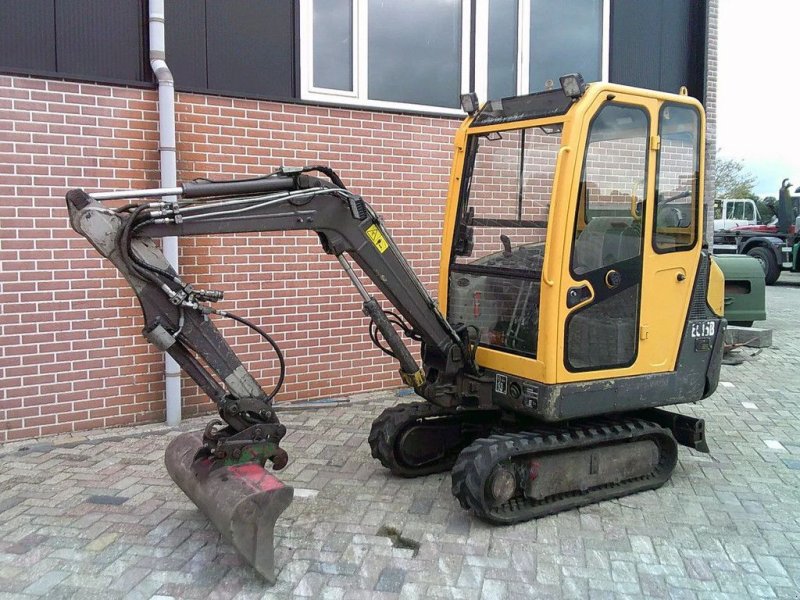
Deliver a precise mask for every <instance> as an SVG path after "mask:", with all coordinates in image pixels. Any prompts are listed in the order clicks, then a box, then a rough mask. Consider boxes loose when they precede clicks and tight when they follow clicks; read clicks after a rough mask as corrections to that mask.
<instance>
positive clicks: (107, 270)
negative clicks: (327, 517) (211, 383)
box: [0, 76, 457, 441]
mask: <svg viewBox="0 0 800 600" xmlns="http://www.w3.org/2000/svg"><path fill="white" fill-rule="evenodd" d="M456 126H457V122H456V121H453V120H448V119H438V118H429V117H417V116H405V115H395V114H385V113H377V112H370V111H358V110H348V109H333V108H320V107H311V106H301V105H290V104H280V103H274V102H264V101H254V100H239V99H230V98H219V97H208V96H202V95H196V94H178V98H177V136H178V170H179V179H181V180H187V179H192V178H195V177H210V178H228V177H236V176H252V175H261V174H265V173H268V172H270V171H271V170H273V169H274V168H276V167H278V166H280V165H287V166H300V165H306V164H320V163H322V164H329V165H331V166H332V167H333V168H335V169H336V170H337V171H339V173H340V175H341V176H342V179H343V180H344V181H345V183H346V184H347V185H348V187H349V188H351V189H353V190H355V191H356V192H358V193H361V194H363V195H364V197H365V198H366V199H367V200H368V201H369V202H371V203H372V204H373V206H375V207H376V209H377V210H378V212H380V213H382V214H383V216H384V218H385V220H386V224H387V227H388V228H389V230H390V231H391V232H392V234H393V236H394V238H395V240H396V241H397V243H398V244H399V246H400V248H401V250H402V251H403V252H404V253H405V254H406V256H407V257H408V259H409V260H410V262H411V265H412V267H413V268H414V269H415V270H416V271H417V273H418V274H419V275H420V277H421V279H422V281H423V283H424V284H425V285H426V286H427V288H428V289H429V290H430V291H432V292H434V291H435V289H436V281H437V277H438V257H439V245H440V239H441V236H440V230H441V219H442V215H443V211H444V200H445V195H446V191H447V182H448V176H449V169H450V160H451V138H452V134H453V132H454V129H455V127H456ZM157 128H158V115H157V112H156V93H155V91H152V90H139V89H131V88H122V87H110V86H100V85H90V84H82V83H71V82H63V81H48V80H41V79H35V78H27V77H9V76H0V339H2V348H1V349H0V381H1V382H2V385H0V441H5V440H11V439H20V438H27V437H33V436H38V435H47V434H53V433H62V432H69V431H76V430H82V429H90V428H94V427H107V426H113V425H122V424H129V423H139V422H146V421H157V420H160V419H163V413H164V406H163V363H162V356H161V354H160V353H158V352H156V351H155V350H154V349H153V348H152V347H151V346H149V345H148V344H147V343H146V342H145V341H144V339H143V338H142V337H141V334H140V330H141V327H142V324H143V323H142V319H141V313H140V311H139V308H138V304H137V303H136V300H135V298H134V296H133V294H132V293H131V291H130V290H129V288H128V286H127V284H126V283H125V282H124V281H123V280H122V279H121V278H119V277H117V275H116V270H115V269H114V268H113V267H111V266H110V264H108V263H106V262H105V261H104V260H102V259H101V258H99V257H98V256H97V254H96V253H95V251H94V249H93V248H91V247H90V246H89V244H88V242H86V241H85V240H84V239H83V238H81V237H80V236H78V235H77V234H76V233H74V232H73V231H72V230H71V229H70V228H69V227H68V224H67V214H66V208H65V205H64V193H65V192H66V191H67V190H68V189H70V188H73V187H85V188H87V189H89V190H108V189H120V188H129V187H157V186H158V180H159V169H158V132H157ZM180 247H181V250H180V254H181V258H180V260H181V264H182V268H181V270H182V273H183V274H185V275H186V278H187V279H189V280H196V281H197V282H198V283H202V287H210V288H213V289H223V290H224V291H225V292H226V300H225V302H224V307H225V308H226V309H230V310H232V311H234V312H237V313H239V314H241V315H242V316H245V317H248V318H250V319H252V320H253V321H255V322H256V323H257V324H259V325H261V326H263V327H265V329H267V330H268V331H269V332H271V333H273V334H274V337H275V338H276V340H277V341H278V343H279V344H280V346H281V347H282V348H283V349H284V352H285V354H286V359H287V379H286V384H285V386H284V388H283V389H284V391H283V392H282V394H281V395H280V396H279V400H284V401H287V400H298V399H309V398H319V397H329V396H339V395H346V394H351V393H355V392H360V391H365V390H372V389H379V388H385V387H393V386H397V385H399V383H400V382H399V378H398V377H397V375H396V366H395V364H394V363H393V361H391V360H390V359H388V358H387V357H385V356H383V355H382V354H381V353H380V352H379V351H377V350H376V349H374V348H373V347H372V345H371V343H370V342H369V339H368V337H367V335H366V328H367V321H366V319H365V318H364V317H363V316H362V314H361V312H360V305H361V303H360V300H359V298H358V296H357V294H356V293H355V292H354V291H353V290H352V287H351V285H350V282H349V280H348V279H347V278H346V277H345V276H344V275H343V274H342V273H341V269H340V267H339V265H338V263H337V262H336V261H335V260H334V259H333V258H332V257H329V256H327V255H325V254H323V253H322V251H321V249H320V248H319V243H318V241H317V238H316V235H314V234H286V235H284V234H259V235H240V236H224V237H219V238H209V237H203V238H194V239H192V238H183V239H181V240H180ZM370 289H372V290H374V288H372V287H371V286H370ZM220 324H221V325H224V330H225V333H226V335H228V336H229V339H230V340H231V343H232V344H233V346H234V348H235V349H236V350H237V351H238V352H240V355H241V357H242V359H243V360H244V361H245V363H246V364H247V365H248V366H249V367H250V368H251V370H252V372H253V374H254V375H255V376H256V377H257V378H258V379H259V380H260V381H261V382H262V385H263V386H264V387H265V389H270V388H271V386H272V383H273V381H274V375H275V361H274V359H273V357H272V355H271V353H270V351H269V350H268V348H266V347H265V346H264V345H263V344H261V343H260V342H259V340H258V338H257V336H255V335H251V334H249V333H248V330H247V329H246V328H243V327H240V326H238V325H235V326H233V327H231V326H228V325H227V324H225V323H220ZM211 408H212V407H211V405H210V403H209V402H208V401H207V400H206V399H205V397H204V396H203V395H202V394H201V393H199V392H198V391H197V389H196V388H195V387H194V385H193V384H192V385H190V383H186V382H184V415H187V416H189V415H194V414H198V413H201V412H206V411H208V410H210V409H211Z"/></svg>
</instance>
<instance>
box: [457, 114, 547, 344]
mask: <svg viewBox="0 0 800 600" xmlns="http://www.w3.org/2000/svg"><path fill="white" fill-rule="evenodd" d="M561 129H562V126H561V124H555V125H547V126H541V127H529V128H524V129H514V130H509V131H503V132H500V133H498V132H493V133H490V134H477V135H472V136H471V140H470V145H469V154H468V157H467V168H466V172H465V181H464V184H463V187H462V192H461V200H460V203H459V211H458V219H457V223H456V232H455V236H454V240H455V241H454V247H453V251H452V253H451V256H452V260H451V265H450V276H449V294H448V308H447V314H448V319H449V320H450V321H451V322H452V323H464V324H466V325H468V326H471V327H472V328H473V332H474V330H475V329H477V330H478V331H479V340H480V345H482V346H486V347H492V348H498V349H504V350H511V351H514V352H516V353H518V354H524V355H528V356H534V357H535V356H536V347H537V339H536V338H537V333H538V329H539V291H540V287H541V275H542V260H543V258H544V242H545V238H546V235H547V219H548V212H549V209H550V194H551V191H552V185H553V177H554V172H555V166H556V158H557V156H558V150H559V148H560V147H561Z"/></svg>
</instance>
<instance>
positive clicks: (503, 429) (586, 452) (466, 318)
mask: <svg viewBox="0 0 800 600" xmlns="http://www.w3.org/2000/svg"><path fill="white" fill-rule="evenodd" d="M462 106H463V107H464V109H465V111H466V112H467V113H468V117H467V118H466V119H465V121H464V122H463V124H462V125H461V126H460V128H459V129H458V131H457V133H456V136H455V149H454V159H453V168H452V173H451V177H450V186H449V193H448V197H447V206H446V211H445V216H444V224H443V234H442V250H441V268H440V279H439V289H438V298H439V303H437V302H436V301H434V300H433V299H432V298H431V296H430V295H429V293H428V292H427V291H426V290H425V288H424V287H423V285H422V284H421V283H420V281H419V279H418V278H417V277H416V275H415V274H414V272H413V271H412V269H411V268H410V266H409V265H408V263H407V262H406V260H405V259H404V257H403V255H402V254H401V252H400V250H399V249H398V247H397V245H396V244H395V242H394V241H393V239H392V236H391V235H390V234H389V232H388V231H387V229H386V227H385V225H384V222H383V220H382V219H381V217H380V216H379V215H378V214H376V212H375V211H374V210H373V208H372V207H371V206H370V205H369V204H368V203H367V202H366V201H365V200H364V199H363V198H362V197H360V196H359V195H358V194H356V193H354V192H353V191H350V190H348V189H347V188H346V187H345V184H344V183H343V182H342V180H341V179H340V178H339V176H338V175H337V174H336V173H335V172H334V171H333V170H332V169H330V168H328V167H325V166H311V167H307V168H281V169H280V170H278V171H276V172H275V173H272V174H270V175H267V176H264V177H258V178H251V179H242V180H233V181H221V182H220V181H209V180H196V181H193V182H187V183H184V184H183V185H181V186H179V187H176V188H167V189H149V190H129V191H122V192H104V193H91V194H90V193H87V192H85V191H83V190H80V189H74V190H70V191H69V192H68V193H67V195H66V199H67V206H68V209H69V215H70V220H71V224H72V227H73V228H74V229H75V231H77V232H78V233H79V234H81V235H82V236H84V237H85V238H86V239H87V240H88V241H89V242H90V243H91V244H92V245H93V246H94V247H95V248H96V249H97V251H98V252H99V253H100V254H101V255H102V256H104V257H106V258H107V259H108V260H110V261H111V262H112V263H113V264H114V265H115V266H116V267H117V269H118V270H119V272H120V273H121V274H122V275H123V276H124V277H125V279H126V280H127V281H128V283H129V284H130V285H131V287H132V288H133V290H134V291H135V293H136V296H137V297H138V300H139V302H140V304H141V308H142V311H143V314H144V329H143V335H144V337H145V338H146V339H147V340H148V341H150V342H151V343H152V344H153V345H155V346H156V347H157V348H159V349H160V350H163V351H165V352H167V353H169V354H170V355H171V356H172V357H173V358H174V359H175V360H176V361H177V362H178V364H179V365H180V366H181V367H182V369H183V370H184V371H185V372H186V374H187V375H188V376H189V377H191V378H192V379H193V380H194V381H195V382H197V384H198V385H199V386H200V388H201V389H202V390H203V391H204V392H205V393H206V394H207V395H208V396H209V397H210V398H211V399H212V400H213V401H214V403H215V404H216V405H217V407H218V410H219V419H217V420H214V421H212V422H210V423H209V424H208V426H207V427H206V429H205V431H203V432H196V433H184V434H182V435H180V436H178V437H176V438H175V439H174V440H173V441H172V442H171V444H170V445H169V447H168V450H167V454H166V465H167V469H168V471H169V473H170V475H171V476H172V478H173V479H174V480H175V482H176V483H177V484H178V485H179V486H180V487H181V488H182V489H183V490H184V492H186V494H187V495H188V496H189V498H190V499H191V500H192V501H193V502H194V503H195V504H196V505H197V506H198V507H199V508H200V509H201V510H202V511H203V512H204V513H205V514H206V515H207V516H208V517H209V518H210V519H211V520H212V521H213V523H214V524H215V525H216V526H217V528H218V529H219V530H220V531H221V532H222V534H223V535H224V536H225V538H226V539H228V540H229V541H230V542H231V543H232V544H233V545H234V546H235V547H236V548H237V550H239V552H240V553H241V554H242V555H243V556H244V557H245V559H246V560H248V561H249V562H250V563H251V564H252V565H253V566H254V567H255V568H256V569H257V570H258V572H259V573H261V575H263V576H264V577H265V578H266V579H267V580H269V581H273V582H274V557H273V527H274V524H275V521H276V519H277V518H278V516H279V515H280V514H281V512H282V511H283V510H284V509H285V508H286V507H287V506H288V505H289V503H290V502H291V500H292V493H293V492H292V488H291V487H289V486H286V485H284V484H283V483H282V482H280V480H278V479H277V478H276V477H275V476H274V475H272V473H271V472H270V471H269V470H267V468H266V466H268V465H271V466H272V468H273V469H275V470H278V469H281V468H282V467H283V466H285V465H286V464H287V461H288V456H287V453H286V451H285V450H284V449H283V448H282V447H281V440H282V438H283V437H284V435H285V433H286V429H285V427H284V426H283V425H281V423H280V421H279V419H278V415H277V413H278V412H279V410H280V409H279V408H277V407H276V406H274V405H273V399H274V398H275V395H276V393H277V392H278V389H279V388H280V385H281V382H282V380H283V357H282V354H281V352H280V349H279V348H278V346H277V344H276V343H275V342H274V340H273V339H272V338H271V337H270V336H269V334H268V333H267V332H265V331H264V330H263V329H262V328H260V327H258V326H257V325H255V324H253V323H252V322H250V321H249V320H247V319H245V318H243V317H240V316H238V315H234V314H232V313H230V312H228V311H225V310H222V309H219V308H215V307H214V305H215V304H216V303H218V302H220V301H222V299H223V294H222V292H220V291H215V290H206V289H201V288H199V287H196V286H195V285H194V284H193V283H190V282H187V281H185V280H184V279H183V277H182V276H181V275H180V274H179V273H177V272H176V271H175V270H173V269H172V267H171V266H170V264H169V263H168V262H167V260H166V259H165V258H164V255H163V254H162V253H161V251H160V249H159V247H158V246H157V244H156V243H155V241H154V240H155V239H157V238H161V237H165V236H197V235H219V234H231V233H243V232H261V231H290V230H292V231H295V230H308V231H314V232H316V233H317V234H318V236H319V241H320V244H321V246H322V250H323V251H324V252H326V253H328V254H331V255H333V256H335V257H336V259H337V260H338V261H339V263H340V264H341V267H342V269H344V272H345V273H346V274H347V275H348V277H349V278H350V279H351V280H352V283H353V285H354V286H355V288H356V290H357V291H358V294H359V295H360V296H361V298H362V299H363V311H364V314H365V315H366V316H367V317H368V318H369V335H370V338H371V339H372V341H373V342H374V343H375V344H376V345H377V346H378V347H379V348H380V349H381V350H383V351H384V352H385V353H386V354H388V355H389V356H391V357H392V358H394V359H396V360H397V362H398V363H399V367H400V377H401V379H402V381H403V382H404V383H405V384H406V385H407V386H409V387H411V388H413V390H414V391H415V392H416V394H417V395H418V396H419V398H420V401H417V402H412V403H407V404H401V405H399V406H394V407H391V408H388V409H386V410H385V411H383V413H382V414H381V415H380V416H378V418H377V419H375V421H374V423H373V424H372V429H371V431H370V433H369V438H368V439H369V446H370V448H371V452H372V456H373V457H374V458H376V459H377V460H379V461H380V463H381V464H382V465H383V466H384V467H386V468H387V469H389V471H391V473H393V474H394V475H397V476H400V477H419V476H423V475H428V474H431V473H438V472H443V471H451V473H452V492H453V495H454V496H455V498H456V499H457V500H458V502H459V503H460V505H461V506H462V507H463V508H465V509H468V510H469V511H471V512H472V513H473V514H474V515H475V516H476V517H477V518H480V519H483V520H485V521H488V522H490V523H493V524H513V523H518V522H522V521H526V520H529V519H535V518H537V517H541V516H543V515H549V514H552V513H556V512H559V511H562V510H568V509H572V508H576V507H580V506H584V505H586V504H590V503H593V502H599V501H602V500H607V499H609V498H616V497H620V496H624V495H627V494H632V493H635V492H639V491H642V490H649V489H654V488H657V487H659V486H660V485H662V484H663V483H664V482H665V481H667V480H668V479H669V477H670V475H671V473H672V471H673V469H674V467H675V465H676V461H677V446H678V444H681V445H684V446H688V447H691V448H694V449H696V450H698V451H701V452H707V451H708V447H707V445H706V441H705V430H704V423H703V421H702V420H700V419H696V418H692V417H689V416H685V415H681V414H678V413H673V412H668V411H666V410H664V409H663V408H659V407H663V406H667V405H674V404H679V403H686V402H696V401H699V400H701V399H703V398H706V397H707V396H709V395H710V394H711V393H713V392H714V390H715V389H716V387H717V382H718V379H719V372H720V365H721V360H722V346H723V330H724V328H725V326H726V321H725V319H724V317H723V303H724V298H723V290H724V282H723V276H722V273H721V271H720V269H719V268H718V267H717V265H716V264H715V263H714V261H713V259H712V257H711V256H710V255H709V253H708V252H707V250H706V248H705V245H704V244H703V199H702V195H701V191H702V189H703V168H704V145H705V140H704V131H705V116H704V112H703V108H702V106H701V105H700V103H699V102H697V101H696V100H695V99H693V98H690V97H689V96H688V95H686V93H685V91H684V92H683V93H681V94H668V93H661V92H654V91H649V90H642V89H636V88H631V87H625V86H620V85H615V84H607V83H593V84H590V85H586V84H585V83H584V82H583V80H582V78H581V77H580V75H578V74H571V75H567V76H564V77H562V78H561V88H560V89H553V90H549V91H545V92H541V93H536V94H531V95H527V96H519V97H512V98H504V99H502V100H495V101H490V102H488V103H486V104H485V105H483V106H482V107H480V108H479V107H478V106H477V99H476V98H475V97H474V95H466V96H465V97H463V98H462ZM167 197H174V198H176V200H165V198H167ZM146 198H149V199H150V200H148V201H145V200H144V199H146ZM114 199H126V200H127V201H128V204H126V205H125V206H122V207H117V208H113V207H111V205H109V204H107V201H109V200H114ZM104 203H106V204H104ZM348 257H349V258H348ZM351 260H352V261H354V262H355V263H356V264H357V265H358V266H359V267H360V268H361V270H362V271H363V274H364V275H365V276H366V277H368V278H369V279H370V280H371V281H372V282H373V283H374V284H375V286H377V288H378V289H379V290H380V292H381V293H382V294H383V296H384V297H385V300H382V301H381V300H379V299H377V298H375V297H373V296H371V295H370V294H369V293H368V291H367V290H366V289H365V287H364V285H363V284H362V282H361V281H360V280H359V277H358V275H357V274H356V272H355V271H354V269H353V268H352V265H351V262H350V261H351ZM386 301H388V303H389V304H390V305H391V307H392V308H391V309H389V308H384V307H383V306H382V302H383V304H385V303H386ZM212 316H219V317H227V318H231V319H234V320H236V321H238V322H240V323H242V324H244V325H246V326H248V327H250V328H251V329H252V330H254V331H256V332H257V333H258V334H260V335H261V336H262V337H263V338H264V340H265V341H266V342H267V343H269V344H270V345H272V347H273V348H274V349H275V351H276V352H277V355H278V357H279V359H280V365H281V372H280V376H279V377H278V383H277V385H276V386H275V387H274V389H272V390H271V391H269V392H267V391H265V390H264V389H263V388H262V387H261V386H260V385H259V383H258V382H257V381H256V380H255V379H254V378H253V377H252V376H251V374H250V373H249V372H248V371H247V369H246V368H245V366H244V365H243V364H242V363H241V362H240V360H239V359H238V358H237V356H236V354H235V353H234V351H233V350H232V348H231V347H230V346H229V345H228V343H227V342H226V341H225V339H224V338H223V337H222V335H221V334H220V332H219V330H218V329H217V328H216V326H215V325H214V323H213V319H212V318H211V317H212ZM404 336H405V337H408V338H409V339H410V340H412V341H414V342H419V343H420V345H421V350H420V354H419V356H421V364H420V363H419V362H418V360H417V358H416V357H415V355H414V353H412V352H411V351H410V350H409V348H408V346H407V345H406V343H405V342H404V340H403V337H404Z"/></svg>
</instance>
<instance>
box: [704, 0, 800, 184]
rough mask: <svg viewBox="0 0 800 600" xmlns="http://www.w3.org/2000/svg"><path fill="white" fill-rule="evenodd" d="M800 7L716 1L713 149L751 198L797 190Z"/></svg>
mask: <svg viewBox="0 0 800 600" xmlns="http://www.w3.org/2000/svg"><path fill="white" fill-rule="evenodd" d="M798 27H800V1H799V0H757V1H754V0H719V64H718V68H719V71H718V75H719V80H718V90H717V119H718V120H717V148H718V149H719V153H720V156H723V157H725V158H735V159H738V160H742V161H744V163H745V165H746V167H747V169H748V170H749V171H750V172H751V173H752V174H753V175H755V176H756V177H757V178H758V181H757V182H756V184H755V187H754V191H755V193H756V194H759V195H761V196H777V194H778V188H779V187H780V184H781V181H783V179H784V177H788V178H789V180H790V181H791V182H792V183H793V184H794V185H795V186H798V185H800V36H798Z"/></svg>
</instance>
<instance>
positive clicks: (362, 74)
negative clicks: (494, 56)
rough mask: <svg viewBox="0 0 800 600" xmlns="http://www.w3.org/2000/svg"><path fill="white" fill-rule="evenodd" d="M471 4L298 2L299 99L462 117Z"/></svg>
mask: <svg viewBox="0 0 800 600" xmlns="http://www.w3.org/2000/svg"><path fill="white" fill-rule="evenodd" d="M470 7H471V2H470V1H469V0H404V1H403V2H393V1H390V0H301V5H300V32H301V33H300V51H301V82H302V85H301V94H302V97H303V98H304V99H307V100H321V101H330V102H337V103H341V102H344V103H352V104H357V105H362V106H372V107H376V108H384V107H385V108H401V109H402V108H411V109H414V110H435V111H437V112H452V113H458V112H460V110H459V108H458V106H459V94H461V93H463V92H466V91H468V90H469V42H470V33H469V32H470Z"/></svg>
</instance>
